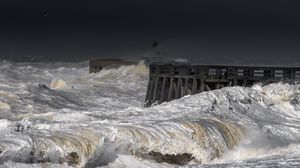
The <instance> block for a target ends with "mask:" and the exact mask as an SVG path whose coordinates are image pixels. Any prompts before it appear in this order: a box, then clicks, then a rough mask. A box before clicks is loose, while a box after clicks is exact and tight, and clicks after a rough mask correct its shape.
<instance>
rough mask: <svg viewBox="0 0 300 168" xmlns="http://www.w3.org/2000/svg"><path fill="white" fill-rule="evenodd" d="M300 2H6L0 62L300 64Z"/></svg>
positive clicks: (0, 5)
mask: <svg viewBox="0 0 300 168" xmlns="http://www.w3.org/2000/svg"><path fill="white" fill-rule="evenodd" d="M299 9H300V1H299V0H295V1H289V0H281V1H279V0H269V1H266V0H257V1H256V0H249V1H246V0H226V1H225V0H206V1H202V0H184V1H183V0H182V1H176V0H160V1H155V0H152V1H150V0H94V1H91V0H82V1H77V0H70V1H64V0H60V1H56V0H37V1H32V0H26V1H25V0H1V2H0V58H2V59H3V58H4V59H10V60H13V59H14V60H17V59H21V58H24V57H27V56H28V57H29V56H32V57H38V56H42V57H44V58H45V59H44V60H56V61H81V60H87V59H89V58H123V59H138V58H140V57H142V56H143V55H145V54H147V52H149V50H150V49H151V46H152V43H153V42H154V41H158V42H159V43H160V46H161V50H162V51H161V53H162V54H163V55H164V56H166V57H173V58H188V59H189V60H191V61H192V62H195V61H196V62H200V63H201V62H288V63H295V62H300V49H299V44H300V10H299Z"/></svg>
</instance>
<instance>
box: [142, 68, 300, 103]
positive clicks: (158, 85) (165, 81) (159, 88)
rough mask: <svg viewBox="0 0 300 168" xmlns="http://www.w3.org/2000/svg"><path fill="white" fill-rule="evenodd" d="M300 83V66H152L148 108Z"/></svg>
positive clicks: (147, 95) (148, 90) (146, 101)
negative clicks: (218, 92) (230, 90)
mask: <svg viewBox="0 0 300 168" xmlns="http://www.w3.org/2000/svg"><path fill="white" fill-rule="evenodd" d="M299 80H300V67H269V66H267V67H260V66H228V65H188V64H176V65H175V64H167V63H153V64H151V65H150V74H149V83H148V88H147V94H146V98H145V106H146V107H148V106H151V105H152V104H158V103H162V102H165V101H171V100H173V99H178V98H180V97H183V96H185V95H188V94H196V93H200V92H203V91H209V90H214V89H220V88H223V87H227V86H245V87H247V86H252V85H253V84H255V83H258V82H263V83H272V82H279V81H288V82H291V81H299Z"/></svg>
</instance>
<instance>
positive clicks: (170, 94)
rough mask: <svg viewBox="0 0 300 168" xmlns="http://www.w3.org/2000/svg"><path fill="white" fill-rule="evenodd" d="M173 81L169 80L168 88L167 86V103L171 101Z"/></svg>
mask: <svg viewBox="0 0 300 168" xmlns="http://www.w3.org/2000/svg"><path fill="white" fill-rule="evenodd" d="M173 80H174V78H173V77H171V78H170V86H169V93H168V101H171V100H172V93H173Z"/></svg>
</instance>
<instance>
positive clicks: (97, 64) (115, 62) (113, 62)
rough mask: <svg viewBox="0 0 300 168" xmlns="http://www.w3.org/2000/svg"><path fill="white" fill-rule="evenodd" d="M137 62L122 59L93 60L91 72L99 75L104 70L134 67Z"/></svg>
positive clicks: (90, 65)
mask: <svg viewBox="0 0 300 168" xmlns="http://www.w3.org/2000/svg"><path fill="white" fill-rule="evenodd" d="M134 64H136V62H130V61H124V60H121V59H91V60H90V61H89V72H90V73H97V72H100V71H101V70H102V69H103V68H117V67H119V66H121V65H134Z"/></svg>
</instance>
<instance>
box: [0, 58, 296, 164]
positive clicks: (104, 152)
mask: <svg viewBox="0 0 300 168" xmlns="http://www.w3.org/2000/svg"><path fill="white" fill-rule="evenodd" d="M148 73H149V70H148V67H147V66H146V65H145V64H144V63H143V62H140V63H139V64H138V65H131V66H121V67H118V68H115V69H104V70H102V71H101V72H98V73H92V74H89V69H88V62H80V63H38V62H29V63H20V62H19V63H14V62H8V61H1V62H0V167H3V168H6V167H17V168H31V167H36V168H39V167H43V168H45V167H52V168H57V167H87V168H92V167H105V168H123V167H125V168H126V167H127V168H173V167H176V168H214V167H217V168H223V167H228V168H240V167H258V168H267V167H268V168H273V167H280V168H288V167H295V168H296V167H300V85H299V84H297V83H294V84H293V83H283V82H279V83H274V84H268V85H263V84H260V83H258V84H255V85H254V86H252V87H240V86H236V87H225V88H222V89H219V90H213V91H207V92H202V93H199V94H195V95H187V96H184V97H182V98H180V99H176V100H173V101H170V102H164V103H162V104H159V105H154V106H152V107H147V108H146V107H144V100H145V95H146V90H147V84H148V75H149V74H148Z"/></svg>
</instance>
